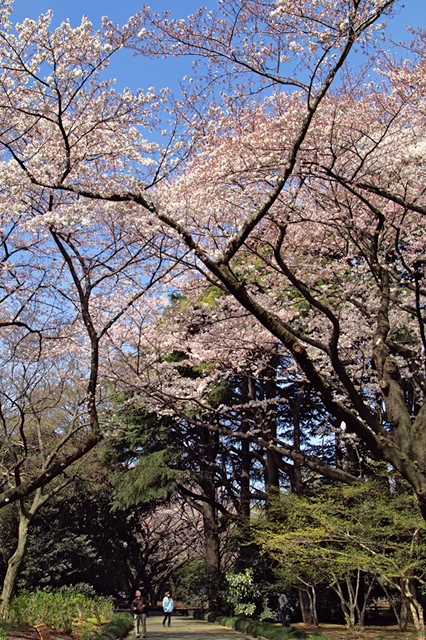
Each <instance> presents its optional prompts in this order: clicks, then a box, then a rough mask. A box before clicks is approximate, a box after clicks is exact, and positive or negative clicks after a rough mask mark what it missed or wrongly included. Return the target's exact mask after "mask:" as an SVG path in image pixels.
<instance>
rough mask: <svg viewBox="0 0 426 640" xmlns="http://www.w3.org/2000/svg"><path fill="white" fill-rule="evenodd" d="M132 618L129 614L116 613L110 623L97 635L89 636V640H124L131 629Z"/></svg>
mask: <svg viewBox="0 0 426 640" xmlns="http://www.w3.org/2000/svg"><path fill="white" fill-rule="evenodd" d="M133 624H134V623H133V618H132V616H131V615H130V613H127V612H124V613H117V614H116V615H115V616H114V617H113V618H112V620H111V621H110V622H108V623H107V624H106V625H104V626H103V627H102V629H101V631H100V632H99V633H96V634H95V635H92V636H90V637H91V640H118V639H119V638H125V637H126V636H127V634H128V633H129V631H131V629H133Z"/></svg>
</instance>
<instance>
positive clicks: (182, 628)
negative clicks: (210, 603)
mask: <svg viewBox="0 0 426 640" xmlns="http://www.w3.org/2000/svg"><path fill="white" fill-rule="evenodd" d="M146 637H147V640H244V639H245V638H248V636H246V635H244V634H243V633H239V632H238V631H233V629H227V628H226V627H221V626H220V625H218V624H213V623H211V622H204V620H194V619H193V618H184V617H183V616H172V624H171V626H170V627H167V626H166V627H163V618H162V616H150V615H148V618H147V621H146ZM126 640H136V639H135V634H134V632H133V631H132V632H131V633H130V634H129V635H128V636H127V638H126ZM141 640H142V636H141ZM250 640H253V639H250Z"/></svg>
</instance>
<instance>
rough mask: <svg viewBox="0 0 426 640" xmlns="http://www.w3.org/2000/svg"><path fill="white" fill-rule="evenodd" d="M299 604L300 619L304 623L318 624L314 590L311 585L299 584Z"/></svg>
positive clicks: (315, 625)
mask: <svg viewBox="0 0 426 640" xmlns="http://www.w3.org/2000/svg"><path fill="white" fill-rule="evenodd" d="M298 591H299V604H300V613H301V614H302V620H303V622H304V623H305V624H309V625H311V626H314V627H317V626H318V615H317V606H316V592H315V587H314V586H312V585H305V586H303V587H301V586H299V589H298Z"/></svg>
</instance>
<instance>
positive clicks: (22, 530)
mask: <svg viewBox="0 0 426 640" xmlns="http://www.w3.org/2000/svg"><path fill="white" fill-rule="evenodd" d="M32 519H33V515H32V514H30V513H27V512H26V511H25V510H24V509H22V507H21V506H20V507H19V529H18V544H17V546H16V549H15V552H14V553H13V555H12V556H11V557H10V558H9V561H8V563H7V571H6V575H5V578H4V582H3V590H2V594H1V598H0V616H2V617H5V618H7V615H8V611H9V605H10V601H11V599H12V596H13V592H14V590H15V585H16V580H17V578H18V575H19V570H20V568H21V565H22V561H23V559H24V557H25V552H26V550H27V545H28V529H29V526H30V523H31V521H32Z"/></svg>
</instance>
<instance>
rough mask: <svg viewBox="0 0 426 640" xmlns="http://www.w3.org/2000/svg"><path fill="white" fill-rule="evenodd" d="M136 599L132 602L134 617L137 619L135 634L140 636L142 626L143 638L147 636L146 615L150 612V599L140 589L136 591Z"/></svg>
mask: <svg viewBox="0 0 426 640" xmlns="http://www.w3.org/2000/svg"><path fill="white" fill-rule="evenodd" d="M135 596H136V597H135V599H134V600H133V602H132V604H131V609H132V613H133V619H134V621H135V636H136V637H137V638H140V631H141V627H142V638H146V615H147V613H148V600H147V599H146V598H145V596H143V595H142V593H141V592H140V591H139V589H138V590H137V591H136V593H135Z"/></svg>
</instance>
